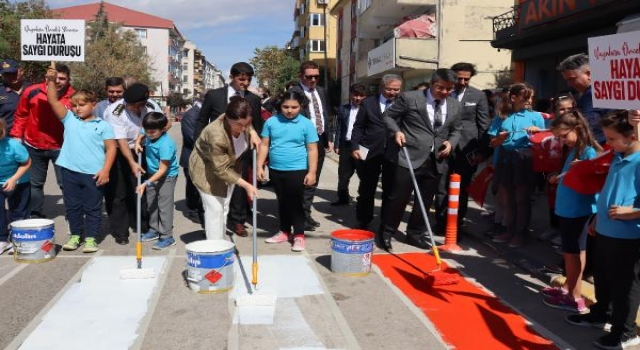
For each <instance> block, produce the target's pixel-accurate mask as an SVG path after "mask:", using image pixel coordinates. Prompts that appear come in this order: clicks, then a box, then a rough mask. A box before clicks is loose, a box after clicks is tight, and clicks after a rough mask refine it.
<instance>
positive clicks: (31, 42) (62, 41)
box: [20, 19, 85, 62]
mask: <svg viewBox="0 0 640 350" xmlns="http://www.w3.org/2000/svg"><path fill="white" fill-rule="evenodd" d="M84 26H85V23H84V20H75V19H74V20H68V19H23V20H20V43H21V46H20V48H21V50H20V51H21V52H22V61H67V62H84V41H85V36H84Z"/></svg>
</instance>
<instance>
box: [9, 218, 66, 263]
mask: <svg viewBox="0 0 640 350" xmlns="http://www.w3.org/2000/svg"><path fill="white" fill-rule="evenodd" d="M10 227H11V240H12V241H13V245H14V251H15V252H14V255H13V258H14V259H15V261H17V262H21V263H39V262H45V261H49V260H51V259H53V258H55V257H56V242H55V239H54V236H55V232H56V230H55V225H54V223H53V221H51V220H47V219H27V220H20V221H14V222H12V223H11V224H10Z"/></svg>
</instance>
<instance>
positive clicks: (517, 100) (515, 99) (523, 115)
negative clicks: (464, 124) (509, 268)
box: [491, 84, 544, 248]
mask: <svg viewBox="0 0 640 350" xmlns="http://www.w3.org/2000/svg"><path fill="white" fill-rule="evenodd" d="M508 98H509V100H510V101H511V113H510V114H509V115H508V116H507V118H506V119H505V120H503V121H502V124H501V125H500V128H499V131H498V133H497V135H496V137H494V138H493V139H491V144H492V145H493V146H494V147H496V146H498V145H499V146H500V154H499V156H498V158H499V159H498V164H497V166H496V172H495V175H494V176H495V179H496V181H497V183H498V187H499V190H498V191H499V194H500V196H501V202H502V203H503V205H504V220H505V222H506V224H507V227H506V232H504V233H503V234H501V235H499V236H496V237H494V238H493V241H494V242H496V243H508V244H509V246H510V247H512V248H519V247H522V246H523V245H524V241H525V238H526V235H527V233H528V231H529V222H530V220H531V193H532V191H533V186H534V177H533V175H534V174H535V173H534V171H533V161H532V155H531V148H530V147H531V143H530V142H529V137H528V136H529V135H528V134H529V133H534V132H538V131H540V130H541V129H544V119H542V115H540V113H538V112H532V111H529V110H528V109H527V108H526V107H527V106H528V105H530V104H531V99H532V98H533V88H531V87H530V86H529V85H527V84H514V85H512V86H511V88H510V89H509V96H508Z"/></svg>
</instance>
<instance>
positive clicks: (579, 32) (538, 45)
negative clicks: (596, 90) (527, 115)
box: [491, 0, 640, 99]
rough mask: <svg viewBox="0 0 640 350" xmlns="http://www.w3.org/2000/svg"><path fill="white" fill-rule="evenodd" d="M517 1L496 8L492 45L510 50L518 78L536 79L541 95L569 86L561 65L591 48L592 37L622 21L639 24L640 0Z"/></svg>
mask: <svg viewBox="0 0 640 350" xmlns="http://www.w3.org/2000/svg"><path fill="white" fill-rule="evenodd" d="M512 5H515V6H514V7H513V9H512V10H510V11H508V12H501V13H495V14H494V16H495V17H494V20H493V32H494V39H493V41H492V42H491V45H493V46H494V47H495V48H499V49H508V50H511V52H512V54H513V55H512V60H513V62H514V67H515V78H516V80H517V81H526V82H528V83H529V84H531V85H532V86H533V87H534V88H535V90H536V95H537V96H538V98H545V99H546V98H550V97H553V96H554V95H556V94H557V93H558V92H560V91H563V90H566V89H567V85H566V83H565V82H564V81H563V79H562V76H561V75H560V73H559V72H557V70H556V67H557V66H558V64H559V63H560V62H561V61H562V60H563V59H564V58H566V57H567V56H569V55H573V54H576V53H581V52H582V53H587V52H588V43H587V39H588V38H589V37H596V36H602V35H609V34H614V33H616V32H617V31H619V29H620V28H621V27H627V28H629V27H632V30H640V26H639V25H638V24H639V23H640V1H638V0H590V1H569V0H558V1H547V0H516V1H515V3H514V4H512ZM625 30H627V29H625ZM638 35H640V32H638Z"/></svg>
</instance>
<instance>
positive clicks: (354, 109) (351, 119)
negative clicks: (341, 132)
mask: <svg viewBox="0 0 640 350" xmlns="http://www.w3.org/2000/svg"><path fill="white" fill-rule="evenodd" d="M358 109H360V107H359V106H354V105H351V110H349V126H348V127H347V135H346V136H345V139H347V141H351V133H353V124H355V123H356V116H357V115H358Z"/></svg>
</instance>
